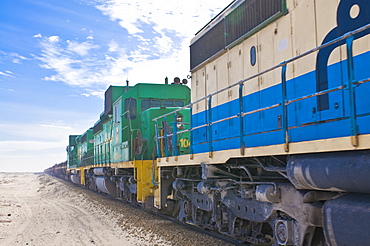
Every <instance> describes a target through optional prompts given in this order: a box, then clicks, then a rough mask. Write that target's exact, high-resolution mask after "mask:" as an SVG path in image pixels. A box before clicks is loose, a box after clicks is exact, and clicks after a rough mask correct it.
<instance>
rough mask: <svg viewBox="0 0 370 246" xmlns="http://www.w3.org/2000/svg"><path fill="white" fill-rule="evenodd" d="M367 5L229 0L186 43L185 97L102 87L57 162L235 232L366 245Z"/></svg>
mask: <svg viewBox="0 0 370 246" xmlns="http://www.w3.org/2000/svg"><path fill="white" fill-rule="evenodd" d="M369 13H370V3H369V2H368V1H367V0H236V1H233V2H232V3H231V4H230V5H229V6H227V7H226V8H225V9H224V10H223V11H222V12H221V13H220V14H218V15H217V16H216V17H215V18H213V19H212V20H211V21H210V22H209V23H208V24H207V25H206V26H204V27H203V28H202V29H201V30H200V31H199V32H198V33H197V34H196V35H195V37H194V38H193V40H192V42H191V45H190V60H191V73H192V74H191V83H192V84H191V87H192V93H191V103H190V104H189V105H185V104H186V103H187V101H188V100H189V95H188V93H189V89H188V88H187V87H186V86H183V85H148V84H138V85H136V86H134V87H110V88H109V89H108V90H107V92H106V94H105V110H104V112H103V113H102V114H101V115H100V119H99V121H98V122H97V123H96V124H95V125H94V127H93V128H92V129H89V130H88V131H87V132H86V133H84V134H83V135H81V136H70V144H69V146H68V147H67V150H68V168H67V174H68V175H69V177H70V179H71V180H72V181H73V182H75V183H79V184H82V185H85V186H87V187H89V188H91V189H97V190H100V191H102V192H105V193H109V194H112V195H115V196H118V197H119V198H121V199H123V200H126V201H129V202H134V203H135V202H139V203H143V204H145V206H149V207H155V208H157V209H158V210H159V211H161V212H162V213H166V214H168V215H171V216H173V217H175V218H177V219H178V220H180V221H183V222H185V223H190V224H194V225H197V226H199V227H202V228H205V229H207V230H214V231H218V232H219V233H221V234H224V235H227V236H230V237H232V238H235V239H238V240H240V241H241V242H245V243H246V244H251V245H368V242H370V234H369V233H368V228H370V212H369V206H370V195H369V193H370V179H369V176H370V97H369V96H368V94H369V92H370V83H368V82H369V81H370V72H369V71H370V70H369V66H370V47H369V43H370V36H369V35H368V34H369V33H370V14H369ZM151 86H153V87H151ZM144 91H145V92H144ZM154 92H155V93H154Z"/></svg>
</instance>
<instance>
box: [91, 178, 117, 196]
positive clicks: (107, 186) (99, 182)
mask: <svg viewBox="0 0 370 246" xmlns="http://www.w3.org/2000/svg"><path fill="white" fill-rule="evenodd" d="M95 183H96V186H97V187H98V189H99V190H100V191H102V192H104V193H107V194H111V195H115V194H116V183H113V182H112V181H111V180H110V178H109V177H104V176H98V177H96V179H95Z"/></svg>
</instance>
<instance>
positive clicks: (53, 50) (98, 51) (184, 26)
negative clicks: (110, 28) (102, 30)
mask: <svg viewBox="0 0 370 246" xmlns="http://www.w3.org/2000/svg"><path fill="white" fill-rule="evenodd" d="M86 1H88V0H86ZM93 4H95V7H96V8H97V9H99V10H100V11H101V12H102V14H104V15H106V16H108V17H109V19H110V20H112V21H116V22H117V23H119V25H120V26H121V27H122V28H125V29H126V30H127V31H128V33H129V34H130V35H129V36H127V37H125V39H127V40H128V42H122V41H121V40H119V41H118V39H117V40H114V39H112V40H104V39H103V38H102V37H99V38H97V37H98V36H96V37H95V36H93V35H92V31H91V30H90V35H89V36H88V37H87V38H86V40H85V41H79V40H75V41H70V40H63V38H61V37H59V36H50V37H42V36H41V34H40V35H35V36H37V37H38V38H40V39H39V40H40V41H39V42H40V47H41V55H39V56H37V57H36V58H37V59H39V60H40V61H41V64H40V66H41V67H42V68H45V69H49V70H52V71H54V74H52V75H50V76H48V77H45V78H44V79H45V80H47V81H60V82H64V83H66V84H68V85H70V86H78V87H80V88H83V89H84V92H83V94H84V95H86V96H87V95H96V96H99V97H101V96H102V95H103V94H102V91H104V90H105V89H106V88H107V87H108V86H109V85H112V84H113V85H123V84H125V80H126V79H127V78H128V79H129V80H130V83H131V85H133V84H136V83H163V81H164V78H165V77H166V76H168V77H169V78H170V79H172V78H173V77H182V78H185V77H186V75H188V74H189V72H188V69H189V63H190V62H189V44H190V40H191V38H192V37H193V34H194V33H195V32H197V31H198V30H199V29H200V28H201V27H203V26H204V25H205V24H206V23H207V22H208V21H209V20H210V19H211V18H212V17H213V16H214V15H216V14H217V13H218V12H219V11H220V10H222V9H223V8H224V7H225V6H227V4H229V0H204V1H202V2H201V3H199V1H196V0H189V1H180V0H174V1H170V2H168V1H167V2H161V1H155V2H152V3H148V2H147V1H144V0H137V1H135V2H131V3H127V1H125V0H109V1H105V0H95V1H93ZM194 6H197V8H194ZM122 13H125V14H124V15H122ZM82 31H87V29H86V28H84V29H83V30H82ZM120 38H122V37H120Z"/></svg>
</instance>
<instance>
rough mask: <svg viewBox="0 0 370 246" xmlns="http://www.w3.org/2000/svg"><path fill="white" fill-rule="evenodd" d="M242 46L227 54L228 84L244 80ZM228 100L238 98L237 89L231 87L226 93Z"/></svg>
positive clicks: (236, 87)
mask: <svg viewBox="0 0 370 246" xmlns="http://www.w3.org/2000/svg"><path fill="white" fill-rule="evenodd" d="M243 53H244V52H243V45H242V44H241V45H238V46H236V47H234V48H233V49H231V50H230V51H229V52H228V72H229V81H228V82H229V83H228V85H233V84H235V83H237V82H238V81H240V80H242V79H243V78H244V76H243V70H244V59H243ZM228 97H229V98H228V100H229V101H231V100H234V99H236V98H238V97H239V87H238V86H233V87H232V88H230V89H229V91H228Z"/></svg>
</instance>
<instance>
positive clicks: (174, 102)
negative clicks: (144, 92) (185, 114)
mask: <svg viewBox="0 0 370 246" xmlns="http://www.w3.org/2000/svg"><path fill="white" fill-rule="evenodd" d="M164 106H165V107H184V102H183V101H180V100H166V101H165V102H164Z"/></svg>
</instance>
